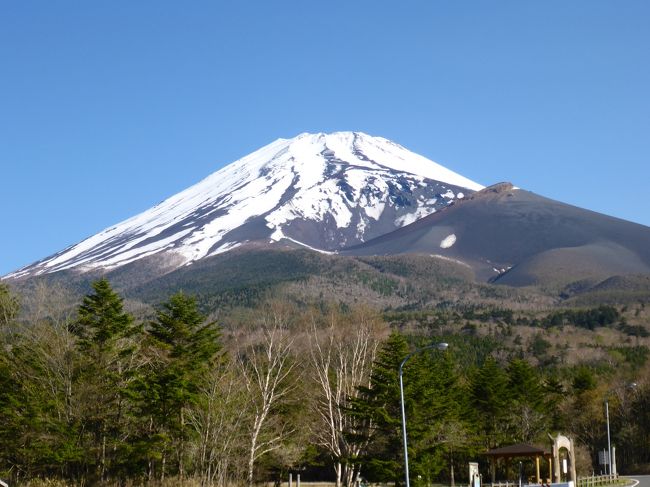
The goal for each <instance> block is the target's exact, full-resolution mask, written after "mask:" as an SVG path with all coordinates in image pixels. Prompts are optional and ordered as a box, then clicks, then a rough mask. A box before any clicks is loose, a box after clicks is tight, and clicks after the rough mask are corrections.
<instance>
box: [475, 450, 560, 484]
mask: <svg viewBox="0 0 650 487" xmlns="http://www.w3.org/2000/svg"><path fill="white" fill-rule="evenodd" d="M483 455H485V456H486V457H488V458H489V459H490V472H491V474H492V483H494V482H495V481H496V463H497V460H499V459H500V458H503V459H504V460H505V461H506V465H508V463H509V461H510V460H511V459H512V458H522V457H523V458H534V459H535V473H536V478H537V483H538V484H541V483H542V478H541V476H540V473H539V460H540V458H543V459H545V460H547V461H548V479H549V480H548V481H549V482H550V479H552V478H553V475H552V472H553V464H552V461H553V453H552V452H549V451H545V450H543V449H541V448H538V447H536V446H532V445H527V444H525V443H518V444H516V445H508V446H504V447H501V448H494V449H492V450H490V451H488V452H486V453H484V454H483Z"/></svg>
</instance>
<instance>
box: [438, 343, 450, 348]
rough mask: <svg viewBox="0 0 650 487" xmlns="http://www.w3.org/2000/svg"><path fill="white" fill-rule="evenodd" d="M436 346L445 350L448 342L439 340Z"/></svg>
mask: <svg viewBox="0 0 650 487" xmlns="http://www.w3.org/2000/svg"><path fill="white" fill-rule="evenodd" d="M436 348H437V349H438V350H447V348H449V344H448V343H446V342H441V343H438V344H437V345H436Z"/></svg>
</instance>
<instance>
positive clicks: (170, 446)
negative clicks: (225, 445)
mask: <svg viewBox="0 0 650 487" xmlns="http://www.w3.org/2000/svg"><path fill="white" fill-rule="evenodd" d="M148 334H149V337H150V339H151V343H150V344H151V353H152V356H153V359H152V363H151V369H150V371H149V373H148V374H147V375H145V376H144V377H143V378H142V379H141V380H140V381H139V382H138V384H139V385H141V386H142V390H141V393H142V401H143V404H142V408H143V412H145V413H146V414H148V416H149V417H150V418H151V428H150V431H149V432H148V436H149V437H150V442H149V445H148V448H147V450H148V453H147V455H148V457H149V460H150V469H149V474H150V475H152V465H153V463H154V461H155V460H159V461H160V470H159V476H160V477H161V478H162V477H164V476H165V474H166V470H169V467H168V463H167V462H168V461H170V460H172V461H175V467H176V469H177V471H178V473H179V474H180V475H181V476H183V475H184V461H185V456H186V454H187V452H186V443H187V440H188V438H189V435H190V434H191V428H190V427H189V425H188V423H187V420H186V417H185V412H186V409H187V408H188V407H189V406H190V405H191V404H194V403H195V402H196V400H197V397H198V394H199V391H200V387H201V385H202V384H203V382H204V381H205V380H206V378H207V377H208V371H209V370H210V369H212V368H213V367H214V366H215V365H216V361H217V357H218V355H219V352H220V350H221V343H220V341H219V330H218V328H217V324H216V323H215V322H206V318H205V316H203V315H202V314H201V313H200V312H199V311H198V309H197V306H196V300H195V299H194V298H193V297H189V296H187V295H185V294H183V293H178V294H175V295H174V296H172V297H171V298H170V299H169V301H168V302H167V303H165V304H164V305H163V307H162V309H161V310H160V311H159V312H158V313H157V317H156V320H154V321H152V322H151V323H150V328H149V330H148ZM172 453H173V454H174V455H171V454H172ZM172 457H174V458H172Z"/></svg>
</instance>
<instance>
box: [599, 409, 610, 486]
mask: <svg viewBox="0 0 650 487" xmlns="http://www.w3.org/2000/svg"><path fill="white" fill-rule="evenodd" d="M605 418H606V419H607V457H608V458H607V470H608V471H609V472H608V473H609V476H610V477H611V476H612V442H611V440H610V437H609V400H608V399H605ZM601 431H602V430H601Z"/></svg>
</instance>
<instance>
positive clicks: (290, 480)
mask: <svg viewBox="0 0 650 487" xmlns="http://www.w3.org/2000/svg"><path fill="white" fill-rule="evenodd" d="M289 487H293V474H292V473H290V474H289Z"/></svg>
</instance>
